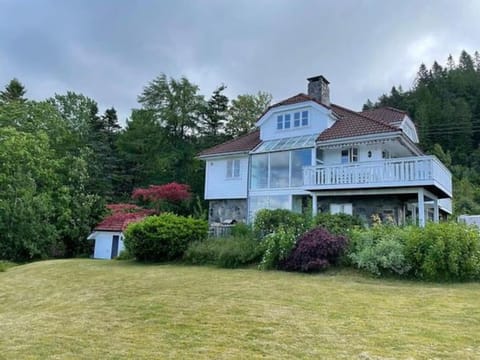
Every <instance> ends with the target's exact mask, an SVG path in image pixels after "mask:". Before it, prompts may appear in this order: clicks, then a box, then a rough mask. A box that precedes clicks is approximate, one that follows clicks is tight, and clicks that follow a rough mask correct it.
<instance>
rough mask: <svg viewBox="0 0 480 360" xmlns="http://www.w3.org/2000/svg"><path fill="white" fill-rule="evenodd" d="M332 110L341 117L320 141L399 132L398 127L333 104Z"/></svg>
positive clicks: (320, 137) (321, 135) (324, 132)
mask: <svg viewBox="0 0 480 360" xmlns="http://www.w3.org/2000/svg"><path fill="white" fill-rule="evenodd" d="M332 110H333V111H334V112H335V113H336V114H337V115H338V116H339V119H338V120H337V121H335V123H334V124H333V125H332V126H331V127H329V128H328V129H326V130H325V131H323V132H322V133H321V134H320V135H319V136H318V140H320V141H326V140H333V139H342V138H349V137H355V136H362V135H369V134H380V133H385V132H392V131H399V130H398V129H397V128H396V127H394V126H392V125H389V124H387V123H385V122H383V121H379V120H375V119H373V118H370V117H367V116H365V115H362V114H360V113H357V112H355V111H352V110H349V109H346V108H344V107H342V106H339V105H335V104H332Z"/></svg>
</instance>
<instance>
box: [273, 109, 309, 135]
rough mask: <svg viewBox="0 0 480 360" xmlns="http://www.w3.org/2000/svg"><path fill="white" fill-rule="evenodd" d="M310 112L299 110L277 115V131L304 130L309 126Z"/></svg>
mask: <svg viewBox="0 0 480 360" xmlns="http://www.w3.org/2000/svg"><path fill="white" fill-rule="evenodd" d="M309 119H310V111H308V110H300V111H293V112H287V113H283V114H280V115H277V124H276V129H277V131H284V130H295V129H301V128H306V127H308V126H309V125H310V120H309Z"/></svg>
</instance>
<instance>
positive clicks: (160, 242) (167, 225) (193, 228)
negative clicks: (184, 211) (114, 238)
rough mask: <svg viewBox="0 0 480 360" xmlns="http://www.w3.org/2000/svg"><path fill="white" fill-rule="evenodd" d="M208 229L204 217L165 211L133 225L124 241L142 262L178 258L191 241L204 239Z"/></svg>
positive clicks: (127, 231)
mask: <svg viewBox="0 0 480 360" xmlns="http://www.w3.org/2000/svg"><path fill="white" fill-rule="evenodd" d="M207 232H208V224H207V222H206V221H204V220H198V219H194V218H191V217H183V216H178V215H174V214H171V213H164V214H161V215H158V216H149V217H147V218H146V219H145V220H143V221H142V222H138V223H134V224H130V225H129V226H128V228H127V230H126V231H125V241H124V244H125V248H126V249H127V251H128V252H129V253H130V254H131V255H133V256H134V257H135V258H136V259H137V260H140V261H167V260H175V259H178V258H180V257H181V256H182V255H183V253H184V252H185V250H186V249H187V247H188V245H189V244H190V243H191V242H194V241H201V240H203V239H205V238H206V237H207Z"/></svg>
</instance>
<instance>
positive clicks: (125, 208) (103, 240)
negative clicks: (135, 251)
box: [87, 204, 153, 259]
mask: <svg viewBox="0 0 480 360" xmlns="http://www.w3.org/2000/svg"><path fill="white" fill-rule="evenodd" d="M107 208H108V209H109V210H110V211H111V212H112V214H110V215H109V216H107V217H106V218H105V219H103V221H102V222H100V223H99V224H98V225H97V226H95V229H94V230H93V232H92V233H91V234H90V235H89V236H88V238H87V239H88V240H94V241H95V250H94V252H93V257H94V259H114V258H116V257H117V256H118V255H120V253H121V252H122V250H123V249H124V248H125V247H124V244H123V239H124V237H123V231H124V230H125V229H126V228H127V226H128V224H130V223H132V222H137V221H141V220H143V219H144V218H145V217H147V216H148V215H152V213H153V211H152V210H146V209H142V208H140V207H138V206H136V205H131V204H112V205H107Z"/></svg>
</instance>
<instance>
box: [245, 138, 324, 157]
mask: <svg viewBox="0 0 480 360" xmlns="http://www.w3.org/2000/svg"><path fill="white" fill-rule="evenodd" d="M316 138H317V135H304V136H295V137H290V138H282V139H275V140H269V141H264V142H263V143H261V144H260V146H259V147H258V148H256V149H255V150H254V151H252V153H263V152H270V151H281V150H291V149H302V148H309V147H314V146H315V140H316Z"/></svg>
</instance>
